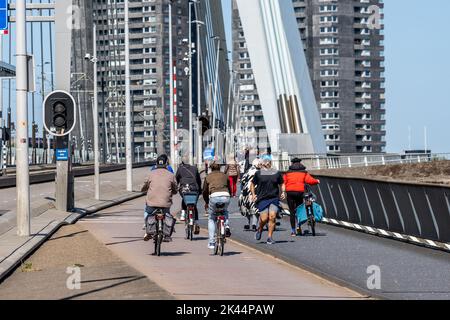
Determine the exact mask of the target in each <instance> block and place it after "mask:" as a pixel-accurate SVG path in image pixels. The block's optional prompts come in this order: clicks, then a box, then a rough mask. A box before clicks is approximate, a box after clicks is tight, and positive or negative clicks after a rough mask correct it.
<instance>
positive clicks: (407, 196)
mask: <svg viewBox="0 0 450 320" xmlns="http://www.w3.org/2000/svg"><path fill="white" fill-rule="evenodd" d="M317 177H318V178H319V179H320V181H321V184H320V185H319V186H315V187H313V188H314V190H315V192H316V195H317V197H318V201H319V202H320V203H321V204H322V205H323V207H324V210H325V213H326V214H325V216H326V217H327V218H330V219H336V220H340V221H346V222H349V223H355V224H359V225H363V226H369V227H373V228H377V229H381V230H387V231H390V232H395V233H399V234H403V235H409V236H413V237H419V238H423V239H429V240H433V241H439V242H442V243H450V188H449V187H444V186H434V185H423V184H410V183H401V182H385V181H377V180H367V179H355V178H336V177H329V176H317Z"/></svg>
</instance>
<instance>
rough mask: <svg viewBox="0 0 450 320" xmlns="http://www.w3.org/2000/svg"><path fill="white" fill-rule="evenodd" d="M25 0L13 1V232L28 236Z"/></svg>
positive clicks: (28, 193) (28, 185)
mask: <svg viewBox="0 0 450 320" xmlns="http://www.w3.org/2000/svg"><path fill="white" fill-rule="evenodd" d="M26 34H27V30H26V1H25V0H17V1H16V70H17V73H16V74H17V75H16V113H17V127H16V169H17V171H16V172H17V173H16V186H17V187H16V190H17V191H16V192H17V234H18V235H19V236H25V237H27V236H29V235H30V233H31V223H30V172H29V163H28V160H29V159H28V107H27V90H28V88H27V87H28V85H27V80H28V79H27V36H26Z"/></svg>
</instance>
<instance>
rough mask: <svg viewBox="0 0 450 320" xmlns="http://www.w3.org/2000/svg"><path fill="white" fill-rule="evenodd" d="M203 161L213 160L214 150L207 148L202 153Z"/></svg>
mask: <svg viewBox="0 0 450 320" xmlns="http://www.w3.org/2000/svg"><path fill="white" fill-rule="evenodd" d="M203 158H204V159H205V160H214V148H207V149H205V151H204V153H203Z"/></svg>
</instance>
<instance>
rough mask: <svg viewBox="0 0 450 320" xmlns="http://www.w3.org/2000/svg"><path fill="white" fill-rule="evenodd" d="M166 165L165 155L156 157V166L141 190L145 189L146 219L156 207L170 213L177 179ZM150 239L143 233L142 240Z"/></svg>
mask: <svg viewBox="0 0 450 320" xmlns="http://www.w3.org/2000/svg"><path fill="white" fill-rule="evenodd" d="M167 166H168V158H167V156H166V155H162V156H160V157H158V159H157V160H156V168H155V169H154V170H152V171H151V172H150V175H149V177H148V179H147V182H146V183H145V185H144V187H143V191H147V198H146V208H145V212H146V217H145V219H146V221H147V218H148V216H149V215H152V214H154V212H155V211H156V210H157V209H163V212H164V213H165V214H166V215H170V207H171V206H172V203H173V201H172V198H173V196H174V195H176V194H177V180H176V179H175V175H174V174H173V173H171V172H170V171H169V170H168V169H167ZM173 218H174V217H173ZM174 219H175V218H174ZM150 239H151V235H149V234H147V233H145V237H144V241H149V240H150ZM166 240H169V241H170V240H171V239H170V237H168V238H167V239H166Z"/></svg>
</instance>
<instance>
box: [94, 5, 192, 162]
mask: <svg viewBox="0 0 450 320" xmlns="http://www.w3.org/2000/svg"><path fill="white" fill-rule="evenodd" d="M169 1H170V0H155V1H137V0H130V1H129V16H130V21H129V22H130V27H129V28H130V77H131V79H130V83H131V104H132V110H133V117H132V121H133V123H132V126H133V128H134V130H133V131H134V138H133V141H134V148H135V150H134V151H135V156H136V157H137V156H138V153H139V155H140V158H141V159H143V158H146V159H148V158H152V157H153V156H154V155H155V154H158V153H162V152H166V153H169V151H170V94H171V92H170V89H169V86H170V83H169V77H170V76H169V74H170V70H169V67H170V63H169V16H168V4H169ZM94 12H95V16H94V22H95V23H96V24H97V50H98V52H97V53H98V54H97V56H98V59H99V63H98V66H99V70H98V79H99V80H98V81H99V83H98V86H99V88H101V87H102V81H103V82H104V83H103V85H104V87H105V89H104V90H103V96H100V97H99V105H100V109H101V106H102V105H105V115H106V116H105V122H104V121H103V120H102V117H100V119H101V120H100V122H101V125H102V126H103V125H104V124H106V127H107V136H106V137H105V138H106V139H105V140H106V146H105V147H106V149H107V152H108V154H110V155H111V157H112V159H113V160H115V159H124V158H125V63H124V55H125V40H124V39H125V37H124V2H123V1H120V0H111V1H105V0H96V1H95V4H94ZM172 18H173V45H174V51H173V52H174V60H176V65H177V67H178V69H177V86H178V88H179V89H178V91H177V95H178V96H177V98H178V99H177V100H178V107H179V108H178V114H177V118H178V121H179V123H178V128H187V119H188V118H189V117H187V114H188V110H187V109H186V108H184V107H185V106H187V105H188V94H187V90H184V89H183V88H187V86H188V77H187V76H186V74H185V72H184V67H185V61H183V58H184V57H185V55H184V53H185V52H187V51H188V45H187V44H185V43H184V42H183V39H186V38H187V37H188V1H174V2H173V9H172ZM100 132H101V135H102V140H103V139H104V138H103V129H102V130H100Z"/></svg>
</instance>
